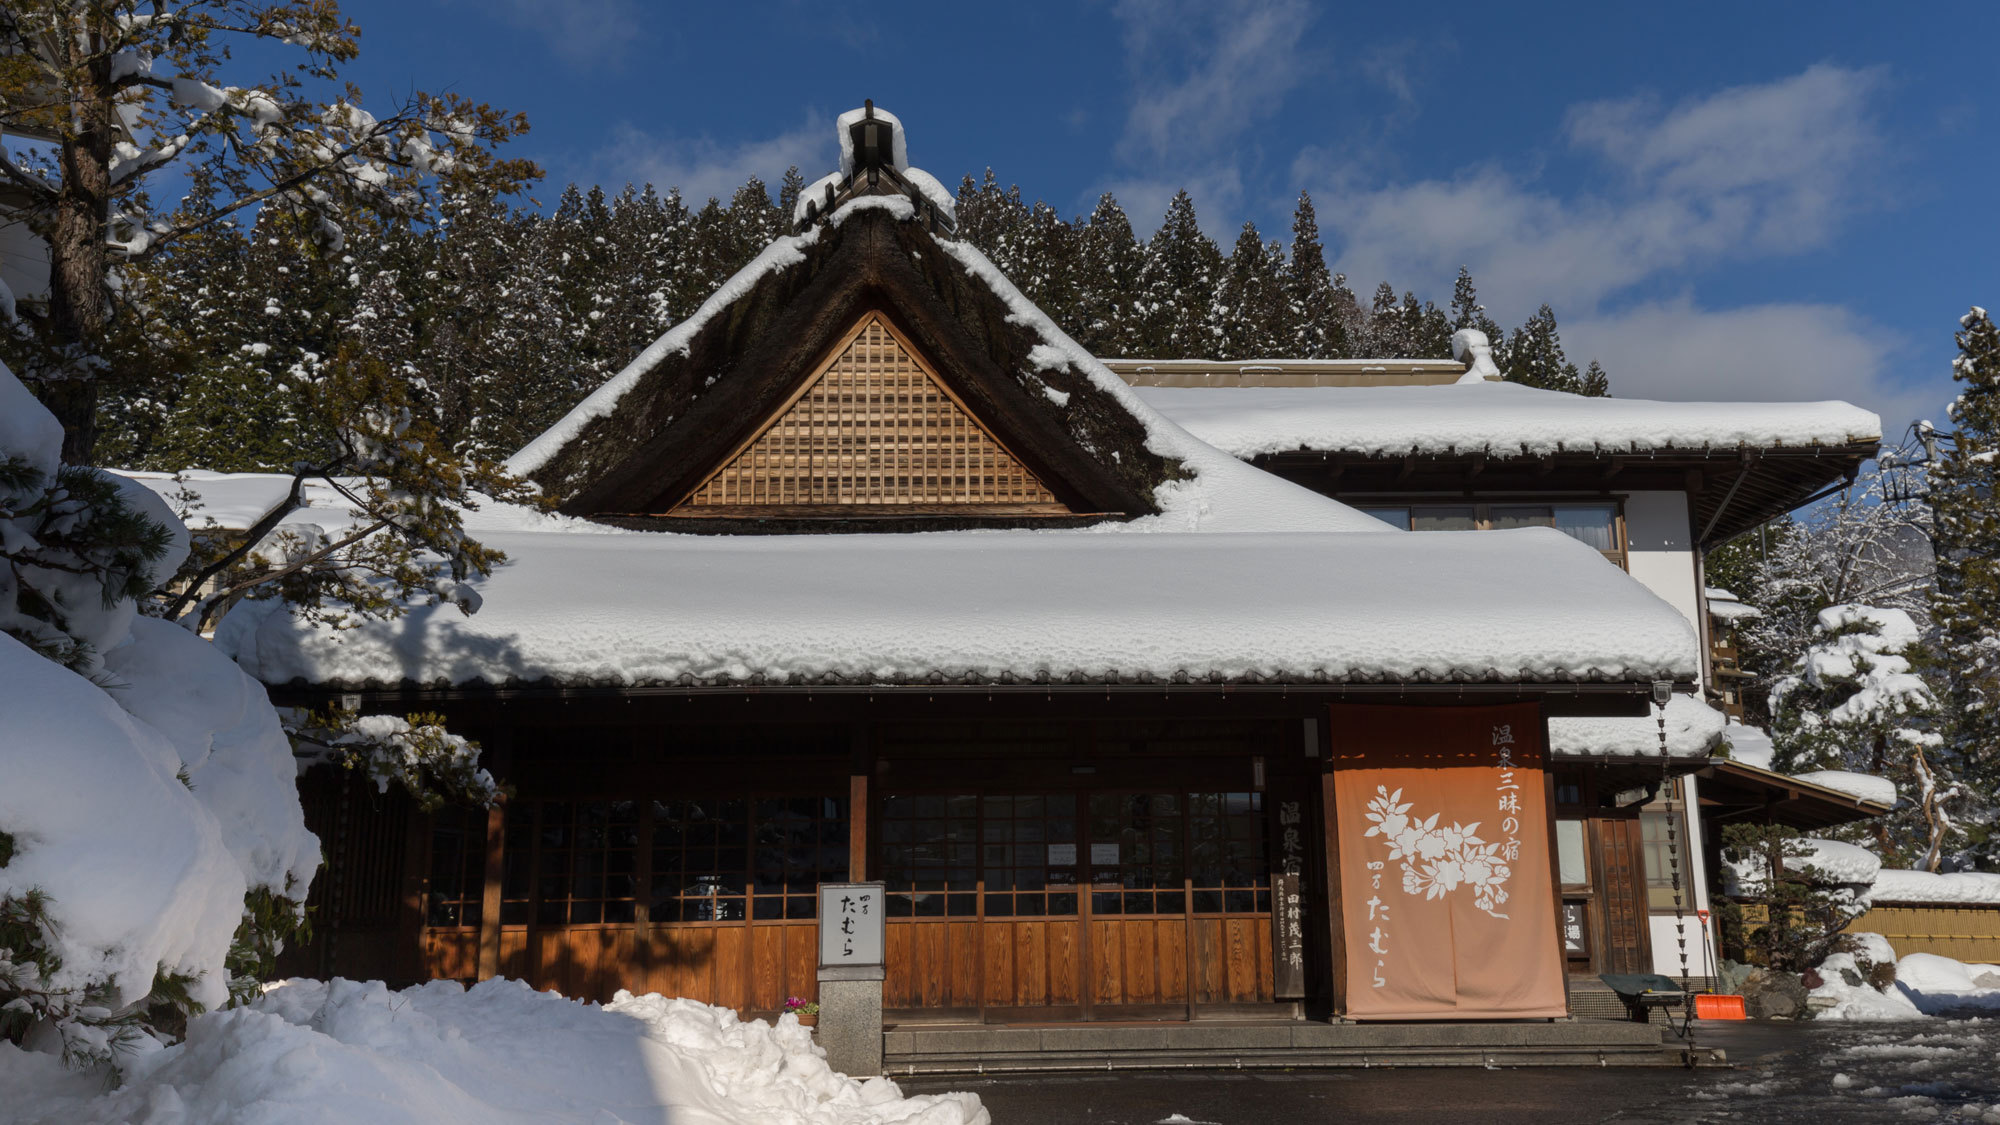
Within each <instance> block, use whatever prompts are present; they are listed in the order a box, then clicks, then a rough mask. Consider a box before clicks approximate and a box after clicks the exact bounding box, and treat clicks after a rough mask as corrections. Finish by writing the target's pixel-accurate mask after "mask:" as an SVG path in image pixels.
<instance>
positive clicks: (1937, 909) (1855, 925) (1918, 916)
mask: <svg viewBox="0 0 2000 1125" xmlns="http://www.w3.org/2000/svg"><path fill="white" fill-rule="evenodd" d="M1847 930H1848V932H1849V933H1877V934H1881V935H1882V936H1883V937H1885V938H1888V939H1889V944H1890V945H1892V946H1894V947H1895V948H1896V955H1897V956H1898V957H1901V956H1904V955H1906V954H1911V953H1936V954H1938V955H1940V956H1944V957H1951V958H1955V959H1957V960H1960V961H1965V962H1968V963H1971V964H1988V965H1991V964H2000V904H1987V905H1978V906H1970V905H1960V904H1936V905H1932V904H1924V905H1916V904H1905V905H1898V904H1894V903H1888V904H1885V903H1877V904H1875V906H1874V908H1873V909H1871V910H1869V911H1868V913H1866V914H1863V915H1862V916H1861V917H1859V918H1856V919H1855V920H1854V921H1852V922H1850V923H1848V926H1847Z"/></svg>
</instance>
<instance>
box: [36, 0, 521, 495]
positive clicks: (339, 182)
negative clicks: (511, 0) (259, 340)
mask: <svg viewBox="0 0 2000 1125" xmlns="http://www.w3.org/2000/svg"><path fill="white" fill-rule="evenodd" d="M0 23H4V26H5V30H6V33H7V56H6V57H7V59H8V65H7V66H5V67H0V132H4V133H9V134H13V135H16V136H23V135H26V136H47V137H52V138H53V140H52V141H51V142H50V143H49V145H48V146H47V148H46V150H39V149H36V148H19V147H11V146H10V149H9V151H8V152H7V153H6V154H4V155H0V172H4V174H5V178H6V179H7V181H8V183H9V188H10V190H11V191H13V192H15V193H17V194H19V195H21V196H22V197H24V199H25V203H24V204H23V205H22V206H21V208H20V211H19V214H20V216H21V217H22V219H23V221H24V222H25V223H26V225H27V226H28V228H29V229H30V230H31V231H33V232H34V234H35V235H36V236H37V237H38V238H39V239H41V240H42V241H43V242H44V243H45V244H46V245H47V246H48V252H49V260H50V267H51V268H50V286H49V296H48V301H47V303H46V307H33V308H23V309H22V310H21V312H22V313H23V320H24V323H25V327H26V329H27V331H26V332H25V333H24V334H10V335H9V336H8V337H6V339H5V341H4V344H5V350H6V351H7V352H8V353H9V358H12V359H13V360H15V361H16V366H17V368H18V369H19V372H20V374H21V376H22V378H23V380H24V381H26V382H29V383H30V384H31V385H34V386H37V387H38V388H39V390H38V393H39V394H40V396H41V397H42V399H43V401H44V402H45V403H46V404H47V405H49V407H50V408H51V410H52V411H53V412H54V413H55V414H56V416H57V417H58V419H60V420H61V422H62V425H63V431H64V435H65V436H64V447H63V449H64V454H63V455H64V460H65V461H67V462H69V463H71V464H81V463H88V462H89V461H91V460H92V453H93V450H94V447H95V445H96V441H97V433H98V428H99V422H100V420H99V418H98V416H97V414H98V400H99V399H100V397H102V395H101V393H100V388H101V387H103V386H105V385H112V384H117V383H119V382H120V381H122V380H124V379H126V378H128V377H129V374H130V373H131V372H132V371H133V370H135V368H136V369H137V370H140V371H143V370H144V364H143V363H136V364H135V361H133V360H132V359H131V357H128V356H121V355H118V354H116V352H115V351H113V349H112V347H111V343H112V338H113V335H114V333H115V332H116V324H115V322H116V320H117V319H118V318H123V317H132V318H144V317H145V316H146V315H147V314H148V312H149V311H150V310H149V308H148V307H147V306H144V305H139V304H134V303H128V302H124V301H121V300H119V299H118V294H117V292H116V290H115V284H116V282H117V275H118V274H119V272H120V271H121V270H122V269H125V268H129V267H130V266H131V265H133V264H134V263H138V262H143V261H145V260H146V259H148V258H151V257H155V256H157V255H159V254H162V253H164V252H165V251H166V250H167V249H168V248H170V247H172V246H173V245H174V244H175V243H176V242H178V241H180V240H182V239H184V238H187V237H189V236H190V235H192V234H194V233H196V232H197V231H200V230H203V229H206V228H208V227H210V226H213V225H215V224H216V223H219V222H221V221H223V220H225V219H227V218H228V217H229V216H231V215H236V214H239V213H243V214H248V213H251V211H252V210H253V209H254V210H255V211H257V212H262V213H278V212H282V213H285V214H287V215H288V216H290V218H291V219H292V221H293V222H294V223H295V224H297V225H298V226H300V227H302V228H304V229H306V230H308V231H309V233H310V235H311V237H312V238H313V240H314V242H315V244H316V245H317V246H318V247H320V248H321V249H322V250H323V251H325V252H327V253H330V254H338V253H339V252H340V250H341V247H342V245H343V243H344V241H345V239H346V230H345V229H344V226H343V222H344V220H345V219H346V218H348V217H350V216H351V215H353V214H359V213H379V214H402V213H405V212H407V211H408V210H409V208H410V203H411V201H412V200H413V199H420V198H422V197H423V196H424V195H425V194H427V193H428V192H429V191H430V190H431V188H432V187H433V186H434V185H436V184H437V183H439V182H445V181H453V180H458V181H468V180H473V179H482V180H487V181H489V182H492V183H494V184H499V185H507V186H510V187H511V186H518V185H520V184H521V183H523V182H525V181H526V180H527V179H529V178H531V177H533V176H535V175H539V172H538V170H537V169H535V167H534V166H533V165H532V164H529V163H527V162H525V161H510V160H500V159H497V158H495V157H494V155H493V152H492V149H493V146H495V145H497V144H499V143H502V142H504V141H506V140H508V139H510V138H512V137H514V136H516V135H517V134H519V133H521V132H523V131H524V130H525V129H526V128H527V122H526V121H525V119H523V118H521V117H519V116H518V115H508V114H505V113H502V112H500V111H498V110H495V109H492V108H491V107H489V106H485V105H477V104H474V103H471V102H469V101H466V100H465V99H463V98H459V97H457V96H455V95H444V96H432V95H428V94H422V93H418V94H414V95H411V97H410V98H409V99H408V100H407V101H405V102H404V103H403V104H401V105H399V106H397V107H395V109H394V111H393V112H390V113H388V114H387V115H376V114H370V113H368V112H367V111H366V110H364V109H362V108H361V106H359V105H357V104H355V96H354V93H353V90H352V87H351V86H349V87H346V88H344V89H343V88H342V87H341V85H340V83H339V78H338V69H339V67H340V66H341V65H342V64H345V63H348V62H351V61H352V60H353V59H354V58H355V56H356V54H357V53H358V51H359V46H358V43H357V36H358V33H359V32H358V29H357V28H355V27H354V25H353V24H351V23H349V22H348V21H346V20H345V19H343V18H342V16H341V14H340V10H339V8H338V6H337V5H336V4H335V3H333V2H332V0H315V2H313V3H285V2H278V0H187V2H184V3H178V4H175V5H172V6H171V7H160V8H158V9H156V10H154V11H151V12H148V13H145V14H143V15H140V14H138V13H137V7H136V6H135V5H134V4H133V3H131V0H15V2H13V3H10V4H9V5H8V6H7V7H6V9H5V11H4V12H0ZM239 49H240V51H239ZM287 51H289V52H291V53H292V54H291V58H292V59H294V60H295V62H296V64H297V65H295V66H293V67H292V68H290V69H288V70H287V71H286V72H283V73H278V74H273V75H271V76H270V77H269V78H268V79H267V80H266V81H265V82H264V83H263V84H262V85H244V86H225V85H223V83H225V82H226V81H227V79H228V78H230V77H235V76H237V75H239V74H242V73H245V67H244V64H242V63H240V62H239V61H237V60H238V59H240V58H243V57H251V56H256V57H271V58H273V59H274V60H275V59H276V58H277V57H278V53H283V52H287ZM181 174H186V175H188V176H189V177H190V178H191V179H194V180H196V181H197V182H201V183H205V184H206V185H208V186H210V187H212V188H213V189H214V199H213V201H212V203H211V205H210V206H207V207H205V208H201V209H185V208H184V209H182V210H180V211H178V212H176V213H175V214H174V215H172V216H167V215H162V214H160V213H159V212H156V211H155V210H153V209H152V206H151V203H150V200H149V197H148V193H147V190H146V189H147V187H148V185H149V184H153V183H164V182H166V181H165V180H164V179H163V178H162V177H163V176H174V175H181Z"/></svg>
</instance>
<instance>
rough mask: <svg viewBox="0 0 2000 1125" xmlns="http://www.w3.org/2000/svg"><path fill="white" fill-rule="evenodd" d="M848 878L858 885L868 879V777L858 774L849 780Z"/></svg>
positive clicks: (852, 775) (851, 776) (850, 776)
mask: <svg viewBox="0 0 2000 1125" xmlns="http://www.w3.org/2000/svg"><path fill="white" fill-rule="evenodd" d="M847 878H848V879H849V880H850V881H852V882H856V883H861V882H866V881H867V879H868V775H867V774H865V773H857V774H851V775H849V777H848V779H847Z"/></svg>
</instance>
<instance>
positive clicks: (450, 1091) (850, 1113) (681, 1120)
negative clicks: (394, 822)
mask: <svg viewBox="0 0 2000 1125" xmlns="http://www.w3.org/2000/svg"><path fill="white" fill-rule="evenodd" d="M100 1089H101V1087H100ZM0 1102H5V1103H6V1104H9V1105H10V1106H12V1107H14V1111H16V1112H21V1113H22V1114H23V1116H21V1117H18V1118H15V1120H19V1121H21V1122H22V1123H23V1125H29V1123H53V1122H64V1123H66V1125H67V1123H71V1122H76V1123H92V1122H105V1123H109V1122H126V1121H137V1120H146V1121H152V1122H182V1121H186V1122H194V1121H216V1122H221V1121H232V1122H286V1123H287V1125H314V1123H321V1122H324V1123H327V1125H336V1123H338V1125H347V1123H350V1122H357V1121H366V1122H370V1123H371V1125H396V1123H400V1122H410V1123H413V1125H414V1123H418V1122H421V1123H424V1125H514V1123H523V1125H525V1123H530V1122H539V1123H547V1122H597V1123H603V1125H611V1123H614V1122H632V1123H635V1125H636V1123H639V1122H659V1123H661V1125H666V1123H671V1125H753V1123H754V1125H863V1123H868V1125H878V1123H879V1125H988V1123H989V1122H990V1120H991V1119H990V1117H989V1116H988V1115H987V1112H986V1110H985V1109H984V1108H983V1107H982V1106H981V1105H980V1104H979V1099H978V1098H977V1097H976V1096H975V1095H972V1094H937V1095H922V1096H917V1097H908V1098H906V1097H904V1096H903V1095H902V1092H901V1091H900V1090H898V1089H897V1087H896V1085H895V1083H893V1082H891V1081H888V1080H887V1079H881V1078H876V1079H870V1080H868V1081H866V1082H861V1081H856V1080H854V1079H851V1078H847V1077H844V1076H842V1075H839V1074H835V1073H834V1072H833V1071H831V1070H829V1069H828V1067H827V1065H826V1061H825V1058H824V1052H822V1051H820V1050H819V1049H818V1048H817V1047H815V1046H814V1045H813V1042H812V1036H811V1033H810V1032H808V1031H807V1030H806V1029H804V1028H802V1027H800V1026H798V1021H797V1020H796V1019H794V1018H792V1017H789V1016H786V1017H781V1018H780V1020H779V1022H778V1024H777V1025H776V1026H772V1025H770V1024H767V1023H765V1022H764V1021H762V1020H753V1021H751V1022H749V1023H744V1022H741V1021H739V1020H738V1019H737V1017H736V1014H735V1013H734V1012H731V1011H729V1010H727V1009H722V1008H711V1007H709V1006H707V1005H704V1004H698V1003H695V1002H694V1001H691V1000H666V999H663V998H661V997H659V996H641V997H634V996H631V995H629V994H627V993H620V994H619V995H618V998H617V999H616V1000H615V1001H613V1002H612V1003H611V1004H609V1005H606V1006H604V1007H599V1006H597V1005H595V1004H580V1003H577V1002H575V1001H571V1000H566V999H563V998H562V997H560V996H557V995H555V994H554V993H547V992H535V991H532V990H531V989H529V988H528V986H526V985H525V984H522V983H520V982H518V981H506V980H491V981H486V982H483V983H481V984H479V985H477V986H475V987H473V988H472V989H471V990H469V991H468V990H465V989H463V988H461V987H459V986H458V985H457V984H455V983H452V982H449V981H439V982H432V983H431V984H427V985H422V986H419V987H416V988H409V989H405V990H403V991H401V992H390V991H389V990H388V989H387V988H385V987H384V986H383V985H382V984H380V983H368V984H361V983H356V982H352V981H344V980H336V981H333V982H331V983H330V984H329V983H320V982H317V981H289V982H286V983H285V984H284V985H281V986H278V987H276V988H273V989H272V990H271V991H270V992H268V993H267V994H266V995H265V996H264V997H263V998H261V999H260V1000H258V1001H256V1002H255V1003H254V1004H253V1005H251V1006H250V1007H248V1008H241V1009H236V1010H233V1011H227V1012H218V1013H212V1014H209V1015H205V1016H201V1017H199V1018H197V1019H196V1020H194V1021H193V1022H192V1023H191V1024H190V1026H189V1028H188V1038H187V1042H185V1043H184V1044H181V1045H179V1046H176V1047H171V1048H168V1049H166V1050H164V1051H160V1052H158V1053H156V1054H155V1055H153V1056H152V1057H150V1058H148V1059H145V1060H142V1061H141V1062H140V1063H138V1064H136V1065H135V1066H134V1067H133V1068H132V1071H131V1073H130V1074H128V1076H127V1080H126V1083H125V1085H124V1086H123V1087H122V1088H121V1089H119V1090H117V1091H116V1092H113V1093H109V1094H104V1093H96V1094H95V1096H93V1092H92V1091H88V1090H85V1089H82V1088H80V1087H79V1086H78V1085H77V1084H76V1083H74V1082H68V1081H65V1080H64V1078H63V1076H62V1075H61V1074H60V1073H59V1072H54V1071H51V1070H50V1069H49V1068H47V1067H46V1066H37V1065H35V1063H34V1062H33V1061H32V1060H28V1059H25V1058H23V1057H22V1056H21V1054H20V1052H17V1051H14V1050H13V1049H12V1048H10V1047H7V1046H5V1045H0Z"/></svg>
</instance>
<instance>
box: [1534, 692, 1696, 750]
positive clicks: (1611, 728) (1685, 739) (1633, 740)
mask: <svg viewBox="0 0 2000 1125" xmlns="http://www.w3.org/2000/svg"><path fill="white" fill-rule="evenodd" d="M1726 721H1727V716H1725V715H1723V713H1722V712H1720V711H1717V710H1716V709H1715V708H1713V707H1710V706H1709V705H1708V704H1706V703H1703V702H1702V701H1701V700H1699V699H1696V698H1695V697H1693V696H1691V695H1676V696H1674V697H1673V698H1672V699H1670V700H1668V701H1667V754H1668V756H1670V757H1674V758H1700V757H1705V756H1707V755H1708V753H1709V752H1710V751H1711V750H1713V749H1714V748H1715V744H1716V742H1717V740H1718V739H1720V738H1721V737H1722V728H1723V724H1724V723H1725V722H1726ZM1549 750H1550V752H1551V753H1554V754H1557V755H1567V756H1582V757H1600V756H1601V757H1621V758H1622V757H1640V758H1657V757H1659V756H1660V723H1659V718H1658V713H1657V712H1655V713H1654V714H1653V715H1650V716H1647V717H1646V718H1571V717H1557V716H1551V717H1550V718H1549Z"/></svg>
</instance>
